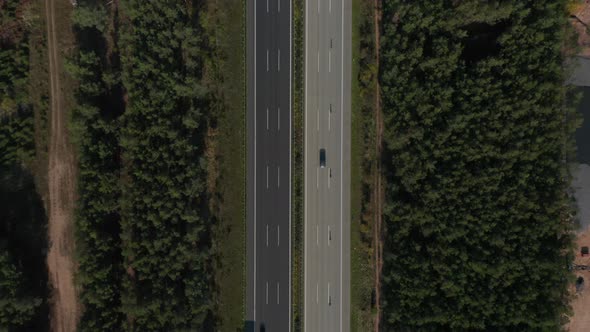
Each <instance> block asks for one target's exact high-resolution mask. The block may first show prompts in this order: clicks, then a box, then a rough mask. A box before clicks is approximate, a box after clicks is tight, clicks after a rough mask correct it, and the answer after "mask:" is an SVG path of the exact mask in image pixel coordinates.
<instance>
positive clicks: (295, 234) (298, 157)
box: [291, 1, 305, 331]
mask: <svg viewBox="0 0 590 332" xmlns="http://www.w3.org/2000/svg"><path fill="white" fill-rule="evenodd" d="M292 8H293V13H292V15H293V22H292V23H293V44H294V45H293V54H292V55H291V56H292V58H293V60H292V61H293V86H292V88H293V91H292V97H293V101H292V103H293V104H292V108H293V112H292V117H293V118H292V131H293V132H292V133H293V137H292V152H291V154H292V188H291V191H292V204H291V206H292V211H291V230H292V245H291V248H292V250H291V256H292V257H291V259H292V260H291V264H292V266H291V280H292V282H291V292H292V293H291V294H292V296H291V305H292V324H293V331H302V330H303V326H302V322H303V277H304V275H303V273H304V271H303V259H304V258H303V218H304V216H303V213H304V211H303V144H304V137H303V135H304V131H303V103H304V100H303V98H304V96H303V74H304V73H303V71H304V58H303V50H304V43H303V38H304V28H305V27H304V23H305V21H304V18H305V17H304V14H303V12H304V8H303V1H296V2H294V3H293V7H292Z"/></svg>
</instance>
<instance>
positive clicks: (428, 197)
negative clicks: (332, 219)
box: [380, 0, 578, 331]
mask: <svg viewBox="0 0 590 332" xmlns="http://www.w3.org/2000/svg"><path fill="white" fill-rule="evenodd" d="M565 24H566V12H565V1H555V0H551V1H549V0H547V1H532V0H528V1H516V0H512V1H489V2H485V3H482V2H481V1H474V0H472V1H443V0H432V1H431V0H428V1H411V2H408V1H401V0H389V1H385V2H384V3H383V18H382V23H381V29H382V45H381V52H380V56H381V67H380V84H381V89H382V98H383V112H384V116H385V133H384V140H385V145H386V153H385V156H384V157H383V159H384V167H385V169H386V171H387V174H386V179H387V190H386V200H387V205H386V207H385V212H384V213H385V216H384V219H385V221H386V226H387V234H386V239H385V249H384V251H385V252H384V267H383V282H384V285H383V289H384V292H383V296H384V317H383V318H384V323H385V324H386V326H387V329H388V330H389V329H391V330H397V331H558V330H560V328H561V326H562V324H563V322H564V320H565V319H566V316H567V314H568V292H567V285H568V283H569V282H570V281H571V278H572V275H571V274H570V272H569V271H568V253H570V252H571V250H572V235H571V232H570V230H571V229H572V226H573V225H572V224H573V222H572V218H571V215H572V214H573V213H574V211H573V210H572V204H571V198H570V197H568V195H567V194H566V193H567V187H568V185H569V174H568V172H567V164H568V159H569V157H570V156H569V151H571V149H570V148H571V145H572V136H573V131H574V129H575V126H576V124H577V122H578V121H577V120H576V118H575V115H574V110H573V108H572V107H571V105H568V104H567V103H566V99H565V96H566V94H567V92H568V91H567V88H566V87H565V86H564V85H563V81H564V68H563V66H562V63H563V56H564V55H563V51H562V49H563V46H564V45H563V43H564V40H565V35H564V34H565V31H566V29H565Z"/></svg>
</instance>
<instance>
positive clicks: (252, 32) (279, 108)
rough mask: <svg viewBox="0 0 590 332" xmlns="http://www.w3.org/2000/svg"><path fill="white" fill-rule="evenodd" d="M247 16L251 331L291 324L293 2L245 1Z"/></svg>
mask: <svg viewBox="0 0 590 332" xmlns="http://www.w3.org/2000/svg"><path fill="white" fill-rule="evenodd" d="M247 22H248V23H247V64H248V65H247V77H248V81H247V93H248V104H247V127H248V128H247V132H248V137H247V179H246V182H247V195H246V196H247V249H246V255H247V269H246V271H247V272H246V273H247V276H246V286H247V290H246V330H248V331H257V332H258V331H265V332H274V331H290V330H291V2H290V0H251V1H248V4H247ZM236 166H237V165H236ZM236 268H237V267H236Z"/></svg>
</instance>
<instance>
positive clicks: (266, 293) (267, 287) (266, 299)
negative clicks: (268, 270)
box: [266, 281, 268, 304]
mask: <svg viewBox="0 0 590 332" xmlns="http://www.w3.org/2000/svg"><path fill="white" fill-rule="evenodd" d="M266 304H268V281H267V282H266Z"/></svg>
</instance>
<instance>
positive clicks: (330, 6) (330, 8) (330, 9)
mask: <svg viewBox="0 0 590 332" xmlns="http://www.w3.org/2000/svg"><path fill="white" fill-rule="evenodd" d="M329 12H330V13H331V12H332V0H330V5H329Z"/></svg>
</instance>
